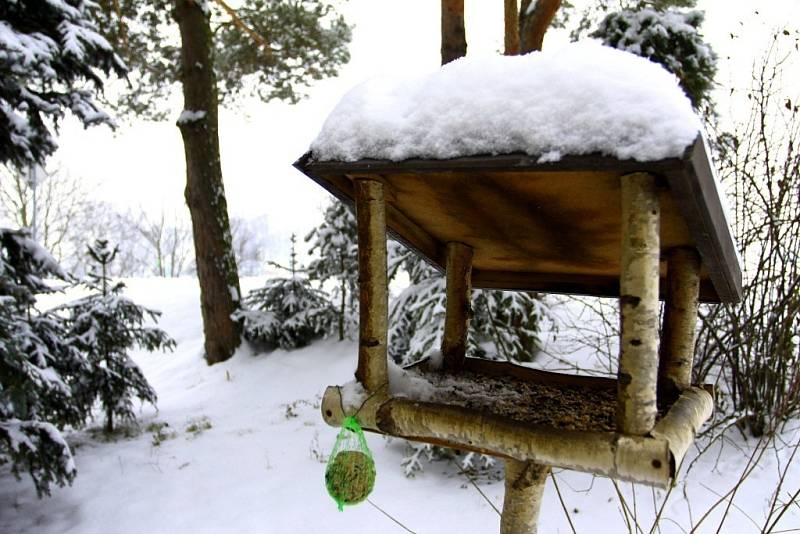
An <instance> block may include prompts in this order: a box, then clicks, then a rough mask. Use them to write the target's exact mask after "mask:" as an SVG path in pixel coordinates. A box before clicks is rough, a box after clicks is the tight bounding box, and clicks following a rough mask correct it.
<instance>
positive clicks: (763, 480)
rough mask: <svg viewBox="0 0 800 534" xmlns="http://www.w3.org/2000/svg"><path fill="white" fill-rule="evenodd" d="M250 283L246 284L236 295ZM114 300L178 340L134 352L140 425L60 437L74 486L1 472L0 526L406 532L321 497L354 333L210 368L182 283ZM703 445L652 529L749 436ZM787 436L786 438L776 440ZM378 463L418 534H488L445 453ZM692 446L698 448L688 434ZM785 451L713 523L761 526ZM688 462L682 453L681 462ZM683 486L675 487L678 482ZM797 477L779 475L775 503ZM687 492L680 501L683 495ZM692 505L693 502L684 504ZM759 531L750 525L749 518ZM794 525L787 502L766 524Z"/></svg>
mask: <svg viewBox="0 0 800 534" xmlns="http://www.w3.org/2000/svg"><path fill="white" fill-rule="evenodd" d="M261 282H262V280H245V281H244V283H243V286H244V287H243V289H245V290H247V289H249V288H252V287H254V286H255V285H257V284H260V283H261ZM127 294H128V295H129V296H130V297H132V298H133V299H134V300H136V301H137V302H139V303H141V304H144V305H147V306H151V307H154V308H156V309H160V310H162V311H163V313H164V315H163V318H162V321H161V322H160V326H161V327H162V328H163V329H165V330H166V331H167V332H169V333H170V334H171V335H172V336H173V337H174V338H175V340H176V341H177V343H178V346H177V350H176V351H175V352H174V353H172V354H148V353H141V354H139V353H137V354H136V355H135V359H136V361H137V362H138V363H139V365H140V366H141V367H142V369H143V371H144V373H145V375H146V376H147V378H148V380H149V381H150V383H151V384H152V385H153V387H154V388H155V389H156V391H157V392H158V395H159V404H158V410H157V411H156V410H155V409H153V408H152V407H150V406H145V407H144V408H143V409H142V411H141V415H140V421H141V429H140V431H139V432H134V433H132V434H133V435H131V436H129V437H119V438H118V439H116V440H114V441H110V442H109V441H105V440H104V438H103V437H102V434H101V432H100V431H99V427H100V425H101V420H97V421H96V422H95V424H94V426H95V428H90V429H88V430H84V431H80V432H74V433H71V434H69V437H68V439H69V441H70V443H71V444H72V446H73V450H74V453H75V460H76V463H77V468H78V476H77V478H76V480H75V483H74V485H73V486H72V487H68V488H63V489H55V490H54V491H53V496H52V497H51V498H45V499H43V500H41V501H40V500H38V499H37V498H36V493H35V491H34V488H33V486H32V484H31V483H30V481H29V480H27V479H24V480H23V481H22V482H17V481H15V480H14V478H13V477H12V476H11V475H10V473H9V472H8V468H7V467H4V468H3V469H2V472H1V473H0V532H3V533H18V532H27V533H40V532H41V533H81V534H84V533H86V534H90V533H98V534H99V533H103V534H106V533H110V532H113V533H137V534H138V533H142V532H146V533H179V532H191V533H193V534H202V533H221V532H226V533H227V532H230V533H256V532H257V533H276V534H283V533H318V532H329V533H348V534H356V533H374V532H384V533H387V534H388V533H392V532H405V530H404V529H403V528H402V527H401V526H399V525H397V524H396V523H394V522H393V521H392V520H391V519H390V518H388V517H387V516H386V515H384V514H383V513H381V512H380V511H378V510H377V509H376V508H375V507H373V506H372V505H371V504H369V503H364V504H361V505H359V506H357V507H352V508H346V509H345V511H344V512H339V511H338V510H337V508H336V505H335V504H334V502H333V501H332V500H331V499H330V497H329V496H328V495H327V493H326V490H325V487H324V482H323V474H324V470H325V464H324V462H323V460H324V457H325V456H326V455H327V453H328V452H329V450H330V448H331V447H332V445H333V441H334V439H335V436H336V430H335V429H333V428H330V427H328V426H326V425H325V424H324V423H323V422H322V419H321V417H320V415H319V409H318V402H319V399H320V395H321V393H322V391H323V389H324V387H325V386H326V385H329V384H341V383H343V382H346V381H348V380H350V379H351V377H352V373H353V370H354V368H355V362H356V347H355V344H354V343H352V342H344V343H338V342H335V341H332V340H327V341H323V342H319V343H316V344H314V345H313V346H311V347H309V348H306V349H302V350H297V351H293V352H285V351H276V352H273V353H270V354H258V355H254V354H253V353H252V352H251V351H250V350H248V349H247V348H242V349H240V350H239V352H238V353H237V354H236V355H235V357H234V358H233V359H232V360H230V361H228V362H226V363H223V364H219V365H216V366H214V367H208V366H207V365H206V364H205V362H204V360H203V359H202V347H203V340H202V327H201V322H200V312H199V306H198V302H199V297H198V289H197V283H196V281H195V280H193V279H173V280H169V279H145V280H131V281H130V282H129V289H128V291H127ZM730 436H731V438H736V440H735V441H728V442H725V443H724V444H723V443H715V444H712V445H711V446H710V450H709V451H708V452H706V453H705V454H704V455H703V456H702V457H701V458H700V460H699V461H698V462H697V463H696V464H695V465H694V467H693V468H692V470H691V472H690V474H689V477H688V478H682V479H681V483H679V485H678V486H677V487H676V488H675V489H674V490H673V491H672V494H671V495H670V499H669V501H668V502H667V505H666V507H665V508H664V511H663V513H662V516H663V517H664V519H663V520H662V521H661V532H663V533H668V532H688V531H690V530H691V528H692V525H694V524H697V522H698V521H700V519H701V517H702V516H703V514H704V513H705V511H706V510H708V509H709V507H711V506H712V505H713V504H714V502H716V501H717V500H718V499H719V496H720V495H723V494H724V493H725V492H727V491H728V490H729V489H731V488H732V487H733V486H734V485H735V484H736V482H737V480H738V478H739V476H740V475H741V473H742V471H743V469H745V466H746V463H747V460H748V456H749V451H750V449H749V447H752V445H753V444H754V442H751V443H750V444H748V443H743V442H742V441H741V440H740V439H738V438H737V437H736V436H734V434H733V433H731V434H730ZM785 437H786V439H787V440H789V441H788V443H791V444H793V443H795V442H796V440H797V437H796V436H795V435H793V434H791V433H787V434H785ZM367 438H368V441H369V444H370V447H371V448H372V451H373V454H374V456H375V460H376V466H377V482H376V486H375V491H374V492H373V494H372V495H371V497H370V500H371V501H372V502H373V503H374V504H375V505H377V506H378V507H380V508H382V509H383V510H384V511H385V512H386V513H388V514H390V515H391V516H392V517H394V518H395V519H396V520H398V521H400V522H402V523H403V524H404V525H405V526H406V527H407V528H408V529H411V530H412V531H414V532H417V533H420V534H422V533H426V534H427V533H472V532H475V533H484V532H486V533H491V532H497V531H498V526H499V516H498V515H497V513H496V512H495V511H494V510H493V509H492V507H491V506H490V504H489V503H487V502H486V500H484V498H483V497H482V496H481V495H480V494H479V493H478V491H476V489H475V487H473V486H472V485H471V484H470V482H469V481H468V480H467V478H465V475H464V474H462V473H460V472H459V468H458V467H457V465H456V463H455V462H437V463H433V464H430V463H423V466H424V468H425V470H424V472H421V473H417V474H416V476H415V477H414V478H406V477H405V476H404V474H403V468H402V467H401V461H402V459H403V457H404V456H405V455H406V450H405V444H404V443H403V442H402V440H397V439H395V440H387V439H384V438H382V437H380V436H377V435H374V434H369V435H368V436H367ZM700 445H701V446H703V445H704V443H700ZM791 453H792V448H791V447H788V446H787V447H786V448H783V449H781V450H778V451H772V450H770V451H768V452H767V453H766V454H764V455H763V457H762V458H761V462H760V463H759V465H758V466H757V467H756V469H755V470H754V471H753V473H752V474H751V475H750V477H749V478H748V479H747V480H746V481H745V482H744V484H743V485H742V487H741V488H740V490H739V491H738V492H737V494H736V496H735V499H734V505H733V506H731V507H730V510H729V511H728V517H727V519H726V521H725V523H724V524H723V525H722V529H721V531H722V532H734V533H736V532H742V533H745V532H754V531H758V530H760V528H761V525H762V524H763V523H764V521H765V514H766V509H767V508H769V500H770V498H771V496H772V492H773V491H774V488H775V486H776V480H777V477H778V476H779V468H781V467H783V466H784V465H785V463H786V462H787V461H788V460H789V456H790V455H791ZM693 458H694V455H693V454H692V453H690V458H689V459H688V460H689V461H690V460H692V459H693ZM499 465H500V464H499V463H498V464H497V466H496V467H495V468H491V469H488V470H480V471H478V472H476V473H475V475H476V476H477V479H478V485H479V487H480V489H481V490H482V491H483V492H484V493H485V494H486V496H487V497H488V499H489V500H490V501H491V502H492V504H494V506H497V507H498V508H499V507H501V506H502V494H503V484H502V480H501V478H500V474H501V470H500V469H499ZM556 480H557V481H558V488H559V490H560V492H561V496H562V497H563V501H564V503H565V506H566V509H567V510H568V512H569V517H570V519H571V521H572V522H573V523H574V527H575V530H576V531H577V532H625V531H628V526H627V524H626V520H625V519H624V517H623V515H622V511H621V509H622V508H621V506H622V505H621V503H620V500H619V498H618V496H617V493H616V491H615V489H614V486H613V485H612V483H611V482H610V481H609V480H608V479H603V478H593V477H592V476H590V475H585V474H580V473H573V472H566V471H560V470H557V472H556ZM683 480H687V481H688V483H687V486H686V487H684V485H683ZM798 484H800V473H798V470H797V469H791V470H790V472H789V474H788V476H787V480H786V481H785V482H784V486H783V487H784V489H783V491H782V493H781V496H780V500H781V501H783V500H785V499H786V498H787V497H788V495H787V492H788V493H791V492H794V491H795V489H796V488H797V487H798ZM620 490H621V491H622V493H623V494H624V495H626V501H627V506H629V507H630V511H631V513H632V512H633V511H634V510H635V511H636V513H637V515H638V518H639V522H640V524H641V525H642V528H643V529H644V530H645V531H647V530H649V529H650V526H651V524H652V518H653V517H654V515H655V513H656V512H654V502H656V501H657V502H659V503H660V502H661V500H662V497H663V494H664V492H662V491H660V490H656V491H652V490H651V489H650V488H646V487H640V488H638V489H637V492H636V497H635V500H634V497H633V496H632V494H631V486H630V485H629V484H627V483H621V484H620ZM687 496H688V498H689V500H690V501H687ZM689 502H691V504H689ZM725 508H726V506H725V504H724V503H723V504H722V505H721V506H718V507H717V508H716V509H715V510H714V511H713V512H712V514H711V515H710V516H709V517H708V519H706V520H705V521H704V522H703V523H702V525H701V528H700V529H699V530H698V531H699V532H715V531H717V527H718V526H719V522H720V518H721V517H722V514H723V512H724V511H725ZM540 524H541V527H540V532H543V533H551V532H571V531H572V530H571V528H570V525H569V523H568V521H567V518H566V516H565V512H564V510H563V509H562V506H561V504H560V502H559V498H558V495H557V493H556V491H555V487H554V485H553V483H552V481H550V482H548V485H547V489H546V494H545V500H544V505H543V507H542V518H541V523H540ZM756 524H757V526H756ZM798 526H800V513H799V512H798V509H797V508H796V507H794V508H791V509H790V510H789V512H788V513H787V514H786V515H785V516H784V517H783V518H782V519H781V521H780V523H779V524H778V526H777V527H776V529H775V530H776V531H781V530H784V529H790V528H797V527H798Z"/></svg>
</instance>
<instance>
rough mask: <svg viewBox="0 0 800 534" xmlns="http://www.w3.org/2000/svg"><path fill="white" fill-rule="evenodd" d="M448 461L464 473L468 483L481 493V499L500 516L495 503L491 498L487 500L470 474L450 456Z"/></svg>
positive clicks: (501, 515)
mask: <svg viewBox="0 0 800 534" xmlns="http://www.w3.org/2000/svg"><path fill="white" fill-rule="evenodd" d="M450 461H451V462H452V463H453V465H455V466H456V468H457V469H458V471H459V472H460V473H461V474H462V475H464V476H465V477H466V479H467V480H469V482H470V484H472V486H473V487H474V488H475V489H476V490H478V493H480V494H481V497H483V499H484V500H485V501H486V502H488V503H489V506H491V507H492V508H494V511H495V512H497V515H499V516H500V517H503V514H501V513H500V510H498V509H497V506H495V505H494V503H493V502H492V501H491V500H489V497H487V496H486V494H485V493H483V492H482V491H481V489H480V488H479V487H478V485H477V484H476V483H475V481H474V480H473V479H472V478H470V476H469V475H468V474H467V473H466V471H464V470H463V469H461V466H460V465H458V463H456V462H455V460H453V459H452V458H450Z"/></svg>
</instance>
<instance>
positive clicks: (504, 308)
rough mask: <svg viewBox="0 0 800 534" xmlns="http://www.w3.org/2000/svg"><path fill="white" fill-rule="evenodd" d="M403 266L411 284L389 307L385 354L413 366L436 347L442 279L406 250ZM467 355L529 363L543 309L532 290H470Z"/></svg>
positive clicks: (440, 329) (443, 288)
mask: <svg viewBox="0 0 800 534" xmlns="http://www.w3.org/2000/svg"><path fill="white" fill-rule="evenodd" d="M404 266H405V269H406V271H407V272H408V275H409V280H410V282H411V284H410V285H409V287H407V288H406V289H405V290H404V291H403V292H402V293H401V294H400V295H399V296H398V297H397V298H396V299H395V300H394V301H393V302H392V305H391V307H390V311H389V324H390V331H389V335H390V339H391V342H390V343H389V355H390V356H391V357H392V358H393V359H394V360H395V361H397V362H398V363H400V364H401V365H408V364H412V363H414V362H416V361H419V360H420V359H422V358H424V357H426V356H427V355H429V354H431V353H432V352H434V351H436V350H438V349H439V347H440V346H441V343H442V335H443V334H444V322H445V310H446V281H445V278H444V277H443V276H442V275H441V274H439V273H438V272H437V271H436V270H435V269H433V268H432V267H431V266H429V265H428V264H427V263H425V262H424V261H423V260H422V259H421V258H420V257H419V256H417V255H416V254H414V253H413V252H411V251H408V253H407V254H406V256H405V258H404ZM471 307H472V318H471V320H470V328H469V330H468V332H467V356H471V357H476V358H488V359H502V360H512V361H531V360H532V359H533V358H534V357H535V356H536V353H537V351H538V349H539V325H540V322H541V320H542V319H543V318H544V317H545V316H546V314H547V310H546V308H545V307H544V305H543V304H542V302H541V300H539V299H538V298H536V297H535V295H533V294H531V293H525V292H519V291H488V290H473V292H472V301H471Z"/></svg>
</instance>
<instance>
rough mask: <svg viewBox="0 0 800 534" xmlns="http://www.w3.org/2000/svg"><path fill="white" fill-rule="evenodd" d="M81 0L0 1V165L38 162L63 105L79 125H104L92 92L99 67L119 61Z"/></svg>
mask: <svg viewBox="0 0 800 534" xmlns="http://www.w3.org/2000/svg"><path fill="white" fill-rule="evenodd" d="M93 7H94V3H91V2H87V1H84V0H62V1H58V2H55V1H50V2H43V1H42V0H12V1H4V2H0V163H2V164H9V163H10V164H12V165H14V166H16V167H18V168H25V167H28V166H30V165H32V164H44V161H45V158H46V157H47V156H48V155H50V154H52V153H53V151H54V150H55V149H56V146H57V145H56V140H55V135H54V132H53V130H52V127H53V126H57V125H58V122H59V121H60V119H62V118H63V116H64V110H66V109H68V110H69V111H70V112H71V113H72V114H73V115H75V116H76V117H77V118H78V119H79V120H80V121H81V122H83V124H84V125H85V126H89V125H93V124H111V119H110V117H109V116H108V115H107V114H105V113H104V112H103V111H102V110H100V109H99V108H98V106H97V104H96V103H95V102H94V99H93V91H92V90H90V89H88V88H87V86H88V85H89V84H92V85H94V89H95V90H99V89H101V88H102V85H103V82H102V80H101V78H100V77H99V76H98V72H102V73H105V74H109V73H111V72H115V73H116V74H117V75H123V74H124V73H125V65H124V63H123V62H122V60H120V58H119V57H117V56H116V55H115V54H114V51H113V50H112V48H111V46H110V45H109V44H108V42H107V41H106V40H105V39H104V38H103V37H101V36H100V35H99V34H98V33H97V30H96V28H95V26H94V25H93V24H92V23H91V22H90V21H89V17H90V16H91V12H92V10H93Z"/></svg>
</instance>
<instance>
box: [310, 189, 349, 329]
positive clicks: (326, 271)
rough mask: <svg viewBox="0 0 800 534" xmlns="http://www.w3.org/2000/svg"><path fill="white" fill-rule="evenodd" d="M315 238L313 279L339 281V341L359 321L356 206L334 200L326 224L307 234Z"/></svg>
mask: <svg viewBox="0 0 800 534" xmlns="http://www.w3.org/2000/svg"><path fill="white" fill-rule="evenodd" d="M305 240H306V242H311V249H310V250H309V251H308V252H309V254H315V253H316V254H318V255H319V257H318V258H316V259H314V260H313V261H311V263H310V264H309V266H308V278H309V279H310V280H314V281H318V282H320V283H325V282H327V281H328V280H334V281H336V286H335V288H334V291H333V298H334V299H336V301H337V302H338V304H339V310H338V313H337V330H338V335H339V341H342V340H344V339H345V337H349V336H350V335H351V334H352V333H353V332H355V330H356V327H357V324H358V235H357V231H356V218H355V215H354V214H353V210H352V209H351V208H350V207H349V206H347V205H346V204H345V203H344V202H341V201H339V200H334V201H333V202H331V204H330V205H329V206H328V207H327V208H326V209H325V214H324V218H323V221H322V224H320V225H319V226H317V227H316V228H314V229H313V230H311V232H310V233H309V234H308V235H307V236H306V238H305Z"/></svg>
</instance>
